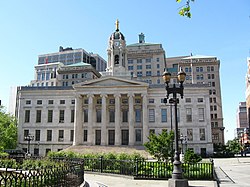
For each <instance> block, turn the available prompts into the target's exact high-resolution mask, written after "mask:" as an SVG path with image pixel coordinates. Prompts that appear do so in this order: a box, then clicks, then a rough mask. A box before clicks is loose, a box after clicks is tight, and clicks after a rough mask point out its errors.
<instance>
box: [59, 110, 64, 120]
mask: <svg viewBox="0 0 250 187" xmlns="http://www.w3.org/2000/svg"><path fill="white" fill-rule="evenodd" d="M59 123H64V110H60V112H59Z"/></svg>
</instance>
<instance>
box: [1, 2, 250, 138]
mask: <svg viewBox="0 0 250 187" xmlns="http://www.w3.org/2000/svg"><path fill="white" fill-rule="evenodd" d="M181 5H182V4H177V3H176V2H175V0H154V1H153V0H136V1H132V0H131V1H117V0H106V1H103V0H74V1H68V0H36V1H34V0H22V1H20V0H8V1H0V26H1V29H0V64H1V66H0V67H1V72H0V99H1V100H2V104H3V105H4V106H7V107H8V103H9V92H10V87H11V86H19V85H27V84H28V83H29V82H30V80H32V79H33V78H34V66H35V65H36V64H37V59H38V55H40V54H45V53H51V52H57V51H58V48H59V46H63V47H73V48H83V49H85V50H86V51H88V52H94V53H98V54H99V55H101V56H102V57H103V58H104V59H107V53H106V49H107V45H108V43H107V42H108V38H109V36H110V34H111V33H112V32H113V31H114V30H115V20H116V19H119V21H120V30H121V32H122V33H123V34H124V35H125V37H126V41H127V44H131V43H136V42H137V40H138V34H139V33H141V32H143V33H144V34H145V36H146V42H151V43H162V44H163V47H164V49H165V51H166V53H167V56H168V57H173V56H181V55H189V54H190V53H191V52H192V53H193V54H195V55H209V56H217V57H218V58H219V59H220V61H221V67H220V68H221V69H220V71H221V72H220V73H221V74H220V75H221V85H222V86H221V89H222V102H223V115H224V126H225V127H226V131H225V132H226V133H225V136H226V140H228V139H232V138H233V137H234V129H235V128H236V109H237V106H238V104H239V102H240V101H245V88H246V86H245V76H246V70H247V63H246V59H247V57H249V56H250V55H249V53H250V17H249V16H250V1H249V0H239V1H235V0H234V1H233V0H220V1H218V0H196V1H195V3H192V4H191V6H192V18H191V19H188V18H185V17H181V16H179V15H178V10H179V8H180V7H181Z"/></svg>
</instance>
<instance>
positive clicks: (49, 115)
mask: <svg viewBox="0 0 250 187" xmlns="http://www.w3.org/2000/svg"><path fill="white" fill-rule="evenodd" d="M52 121H53V110H48V123H52Z"/></svg>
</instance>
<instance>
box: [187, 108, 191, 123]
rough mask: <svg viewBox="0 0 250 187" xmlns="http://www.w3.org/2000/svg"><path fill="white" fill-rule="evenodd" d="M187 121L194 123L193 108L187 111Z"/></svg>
mask: <svg viewBox="0 0 250 187" xmlns="http://www.w3.org/2000/svg"><path fill="white" fill-rule="evenodd" d="M186 120H187V122H192V108H187V109H186Z"/></svg>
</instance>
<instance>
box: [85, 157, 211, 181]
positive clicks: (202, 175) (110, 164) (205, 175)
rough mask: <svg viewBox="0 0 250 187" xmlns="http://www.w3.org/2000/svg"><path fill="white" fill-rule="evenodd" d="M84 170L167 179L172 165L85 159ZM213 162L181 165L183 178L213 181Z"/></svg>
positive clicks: (137, 161) (153, 162) (151, 162)
mask: <svg viewBox="0 0 250 187" xmlns="http://www.w3.org/2000/svg"><path fill="white" fill-rule="evenodd" d="M84 162H85V164H84V170H85V171H91V172H101V173H112V174H120V175H129V176H134V178H135V179H169V178H171V175H172V171H173V164H172V163H166V162H158V161H145V160H135V161H131V160H130V161H128V160H112V159H103V158H102V157H101V158H95V159H93V158H85V159H84ZM213 168H214V164H213V162H208V163H196V164H185V163H183V164H182V170H183V175H184V178H186V179H192V180H213Z"/></svg>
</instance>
